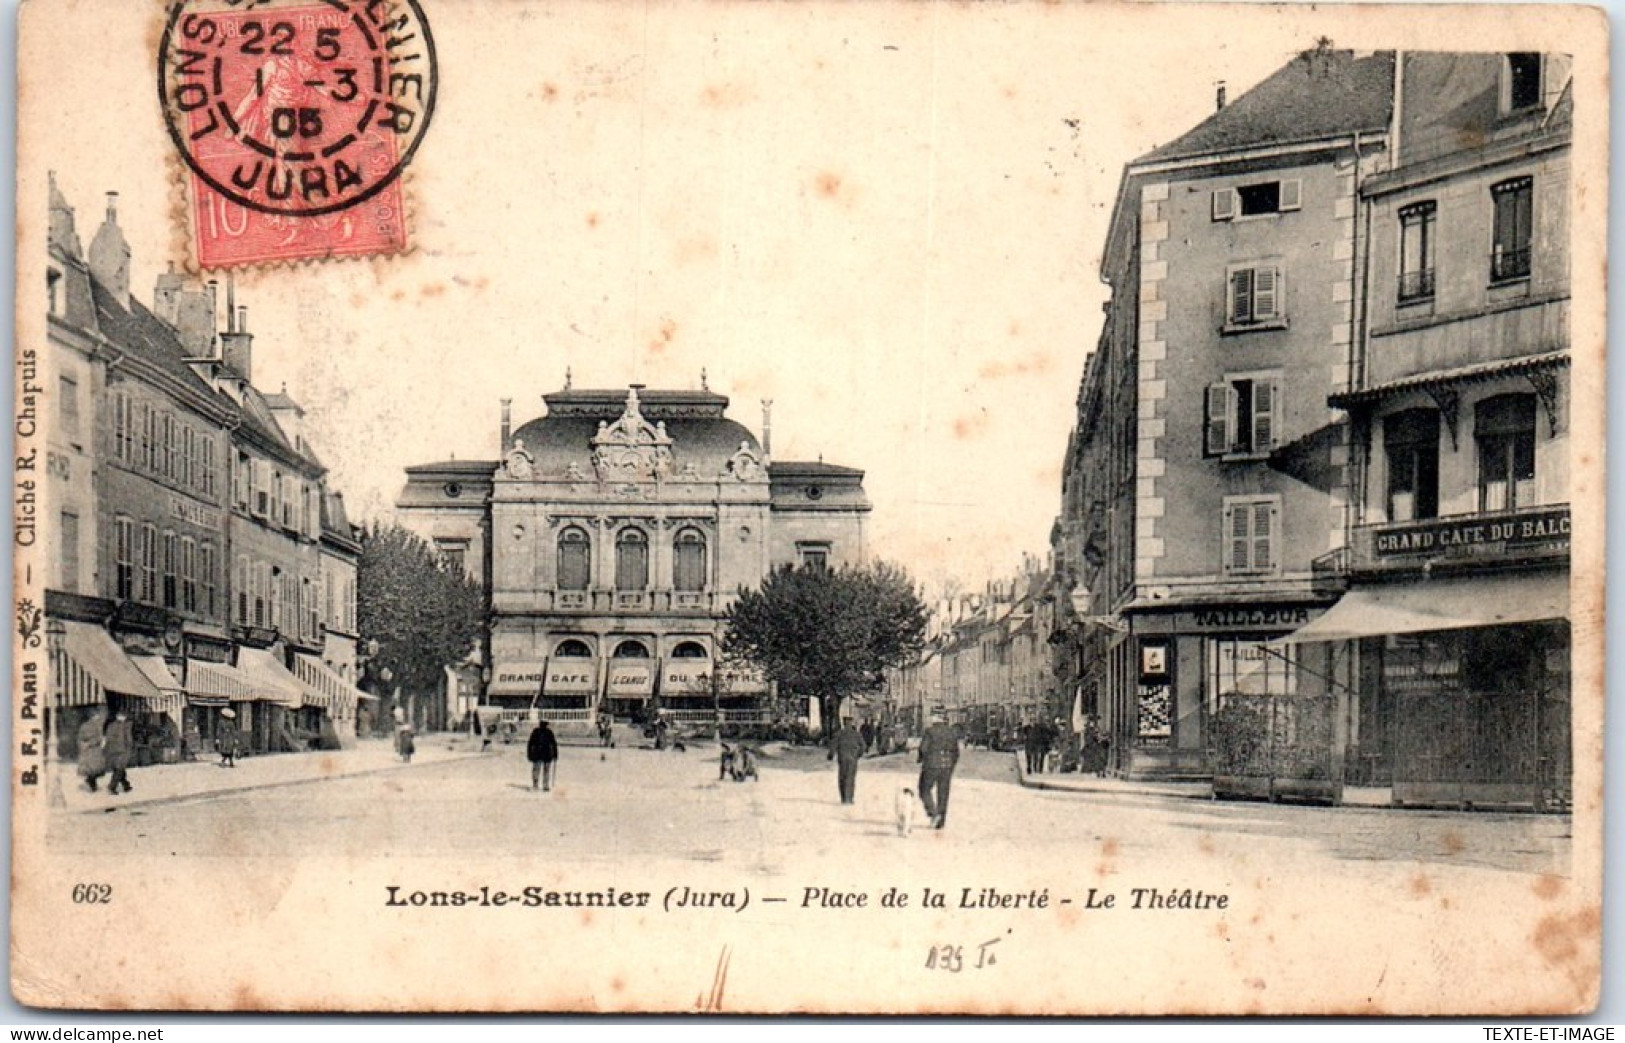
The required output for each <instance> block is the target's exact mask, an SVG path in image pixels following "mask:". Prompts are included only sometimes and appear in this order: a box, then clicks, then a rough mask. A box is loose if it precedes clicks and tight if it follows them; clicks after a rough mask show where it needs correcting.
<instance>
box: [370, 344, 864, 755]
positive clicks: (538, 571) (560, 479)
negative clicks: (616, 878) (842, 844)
mask: <svg viewBox="0 0 1625 1043" xmlns="http://www.w3.org/2000/svg"><path fill="white" fill-rule="evenodd" d="M542 404H543V406H544V407H545V408H544V412H543V413H542V415H540V416H537V417H534V418H532V419H529V420H526V421H525V422H523V423H521V424H519V425H518V426H517V427H516V426H514V424H513V420H512V404H511V402H510V401H503V402H502V404H501V425H500V429H499V430H498V431H497V432H495V433H496V435H497V438H496V441H497V444H498V446H499V448H500V453H499V456H498V457H497V458H496V459H485V460H446V461H440V462H435V463H424V464H417V465H414V466H410V467H408V468H407V469H406V484H405V486H404V488H403V489H402V491H401V494H400V496H399V498H398V499H397V501H396V504H395V506H396V512H397V517H398V518H399V520H400V523H401V524H402V525H403V526H405V527H406V528H408V529H409V530H411V531H413V532H415V533H416V534H418V535H419V536H421V537H422V538H423V539H425V540H426V541H428V542H429V543H430V544H431V545H433V546H434V547H436V548H438V549H439V551H440V553H441V554H442V555H443V556H445V557H446V558H448V559H449V560H452V561H456V562H459V563H460V564H461V566H462V568H463V569H464V571H465V572H466V573H467V575H469V576H470V577H471V578H473V579H474V580H476V581H477V582H478V583H479V585H480V587H481V590H482V591H483V593H484V599H485V607H486V618H487V622H488V629H487V631H486V637H485V641H484V647H483V648H482V649H481V654H480V656H479V660H478V661H479V663H480V664H481V666H480V668H479V669H475V670H471V671H470V672H471V673H472V674H473V676H469V677H467V678H466V679H465V680H466V683H465V684H462V685H460V686H459V687H460V690H461V691H463V692H466V693H468V694H467V695H466V696H465V697H464V698H465V707H472V706H474V705H480V706H485V707H488V708H490V710H491V711H494V712H500V713H503V714H506V715H507V716H509V717H510V718H514V717H522V716H527V715H528V714H529V713H530V712H531V711H532V710H536V711H539V712H540V713H541V714H542V715H543V716H545V717H547V718H549V719H550V720H552V721H554V722H555V723H557V724H558V725H560V726H561V727H562V728H564V729H567V730H581V729H585V728H588V727H590V726H591V724H592V723H593V722H594V721H596V720H597V718H598V715H599V714H601V713H611V714H615V715H618V716H622V717H632V718H639V719H643V718H646V717H648V716H649V715H650V714H651V713H652V712H653V711H654V709H655V708H657V707H658V708H659V709H660V710H661V712H662V713H664V715H665V716H666V717H667V718H668V719H670V720H672V721H674V722H677V723H685V722H687V723H692V722H700V721H704V722H711V721H714V720H717V719H719V717H720V718H721V719H722V720H726V721H729V722H733V723H746V722H759V721H764V720H769V719H771V718H773V717H774V716H775V715H776V714H777V713H778V712H780V709H781V708H779V707H777V706H776V705H775V693H774V692H773V691H772V690H771V686H770V685H769V683H768V681H767V679H766V678H764V677H763V676H762V675H761V674H760V672H759V671H756V670H754V669H752V668H750V667H749V666H748V665H746V664H739V663H731V662H729V661H727V659H726V657H725V656H724V655H723V648H722V644H723V635H724V633H725V631H726V616H727V612H728V609H729V606H730V605H731V604H732V602H733V599H734V598H735V597H736V596H737V593H738V591H739V590H740V589H741V588H751V587H755V586H757V585H758V584H759V583H760V582H761V581H762V579H763V578H764V577H766V576H767V575H768V574H769V572H770V571H771V570H773V569H775V568H778V567H781V566H786V565H791V566H796V565H813V566H827V567H831V568H836V567H840V566H842V565H845V564H859V563H862V562H863V561H864V560H865V557H866V554H867V548H866V545H865V541H866V532H865V530H866V521H867V518H868V515H869V512H870V509H871V507H870V503H869V500H868V497H867V495H866V494H865V492H864V488H863V472H862V471H860V470H857V469H855V468H851V467H845V466H840V465H836V464H828V463H824V462H823V461H822V460H818V461H791V460H775V459H773V458H772V453H771V448H772V431H771V403H766V402H764V403H763V413H762V428H761V437H760V438H759V439H758V437H757V435H756V434H755V433H753V432H752V431H751V430H750V429H749V428H747V427H746V426H745V425H744V424H742V423H740V422H738V421H737V420H734V419H733V418H731V417H729V416H728V399H727V397H726V396H724V395H720V394H717V393H715V392H713V391H711V390H710V388H709V386H708V384H707V381H706V380H705V378H704V377H703V376H702V379H701V387H700V388H699V389H698V390H676V389H665V390H661V389H649V388H645V387H642V386H641V385H634V386H632V387H629V388H625V389H608V390H603V389H600V390H590V389H579V388H575V387H573V386H572V385H571V382H570V381H569V380H568V379H567V380H566V382H565V387H564V388H562V389H560V390H558V391H554V392H552V393H549V394H546V395H543V396H542ZM786 694H787V695H788V694H789V693H786Z"/></svg>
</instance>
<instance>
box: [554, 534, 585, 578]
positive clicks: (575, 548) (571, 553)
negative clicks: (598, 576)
mask: <svg viewBox="0 0 1625 1043" xmlns="http://www.w3.org/2000/svg"><path fill="white" fill-rule="evenodd" d="M591 574H592V543H591V541H589V540H588V539H587V534H586V533H585V532H583V531H581V530H580V529H576V528H569V529H565V530H564V531H563V532H562V533H560V534H559V589H560V590H586V589H587V584H588V580H589V578H590V576H591Z"/></svg>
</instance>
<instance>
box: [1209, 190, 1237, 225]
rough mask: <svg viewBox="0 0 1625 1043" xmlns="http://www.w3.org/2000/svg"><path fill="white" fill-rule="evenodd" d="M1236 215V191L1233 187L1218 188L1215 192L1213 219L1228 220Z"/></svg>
mask: <svg viewBox="0 0 1625 1043" xmlns="http://www.w3.org/2000/svg"><path fill="white" fill-rule="evenodd" d="M1235 216H1236V192H1235V189H1232V188H1220V189H1216V190H1215V191H1214V193H1213V220H1215V221H1228V220H1230V219H1231V218H1232V217H1235Z"/></svg>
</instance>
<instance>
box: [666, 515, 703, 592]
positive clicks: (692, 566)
mask: <svg viewBox="0 0 1625 1043" xmlns="http://www.w3.org/2000/svg"><path fill="white" fill-rule="evenodd" d="M674 551H675V553H674V555H673V560H672V587H673V588H674V589H676V590H679V591H683V592H694V591H701V590H704V589H705V537H704V536H702V535H700V534H699V533H698V532H695V531H694V530H693V529H684V530H683V531H682V532H680V533H678V534H677V543H676V546H675V548H674Z"/></svg>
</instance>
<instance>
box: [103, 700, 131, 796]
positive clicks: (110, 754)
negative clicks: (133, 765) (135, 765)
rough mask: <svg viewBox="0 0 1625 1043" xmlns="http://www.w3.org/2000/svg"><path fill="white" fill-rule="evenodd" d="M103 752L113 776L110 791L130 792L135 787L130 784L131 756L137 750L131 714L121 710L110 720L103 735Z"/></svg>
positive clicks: (109, 784)
mask: <svg viewBox="0 0 1625 1043" xmlns="http://www.w3.org/2000/svg"><path fill="white" fill-rule="evenodd" d="M102 752H103V754H104V756H105V758H106V760H107V770H108V773H109V774H111V775H112V776H113V777H112V779H111V780H110V781H109V782H108V783H107V792H109V793H119V792H123V793H128V792H130V790H131V789H132V788H133V787H132V786H131V785H130V776H129V775H128V774H127V773H128V772H129V770H130V756H131V754H133V753H134V752H135V732H134V729H133V728H132V727H131V725H130V718H129V715H128V714H126V713H125V712H124V711H122V710H120V711H119V712H118V713H117V714H116V715H114V717H113V719H112V721H110V722H108V725H107V731H106V732H105V733H104V734H103V735H102Z"/></svg>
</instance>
